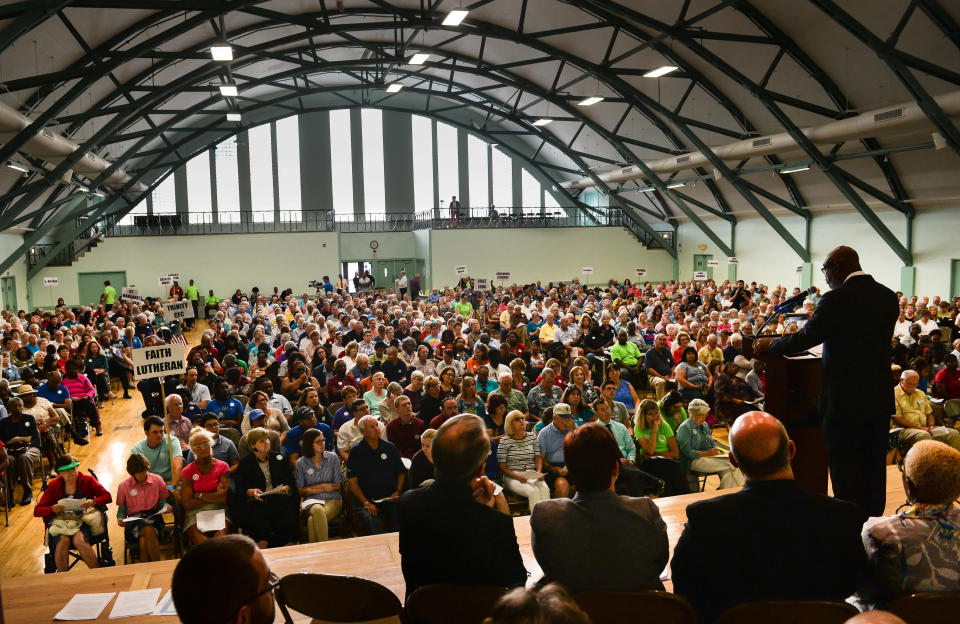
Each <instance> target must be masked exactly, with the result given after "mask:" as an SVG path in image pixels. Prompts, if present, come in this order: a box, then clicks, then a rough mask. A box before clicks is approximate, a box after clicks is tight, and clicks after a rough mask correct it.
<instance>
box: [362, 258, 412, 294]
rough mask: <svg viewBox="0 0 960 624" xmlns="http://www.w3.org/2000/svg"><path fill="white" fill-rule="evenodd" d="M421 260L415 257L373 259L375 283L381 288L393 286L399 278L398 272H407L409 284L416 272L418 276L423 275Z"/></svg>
mask: <svg viewBox="0 0 960 624" xmlns="http://www.w3.org/2000/svg"><path fill="white" fill-rule="evenodd" d="M423 267H424V262H423V260H417V259H416V258H402V259H396V258H393V259H390V260H374V261H373V276H374V277H375V278H376V280H377V285H378V286H381V287H383V288H394V285H395V284H396V281H397V280H398V279H400V272H401V271H406V272H407V283H408V284H409V282H410V280H411V279H412V278H413V276H414V275H416V274H417V273H419V274H420V276H421V277H422V276H423Z"/></svg>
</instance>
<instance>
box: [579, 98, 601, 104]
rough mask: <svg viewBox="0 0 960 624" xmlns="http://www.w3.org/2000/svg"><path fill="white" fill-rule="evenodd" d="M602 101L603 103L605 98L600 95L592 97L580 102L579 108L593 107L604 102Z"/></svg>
mask: <svg viewBox="0 0 960 624" xmlns="http://www.w3.org/2000/svg"><path fill="white" fill-rule="evenodd" d="M602 101H603V98H602V97H600V96H599V95H592V96H590V97H588V98H587V99H585V100H581V101H580V102H579V106H593V105H594V104H596V103H597V102H602Z"/></svg>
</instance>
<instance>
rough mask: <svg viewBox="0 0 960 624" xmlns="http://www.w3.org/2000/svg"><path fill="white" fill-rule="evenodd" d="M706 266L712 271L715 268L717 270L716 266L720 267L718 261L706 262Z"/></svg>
mask: <svg viewBox="0 0 960 624" xmlns="http://www.w3.org/2000/svg"><path fill="white" fill-rule="evenodd" d="M707 266H708V267H710V268H712V269H715V268H717V267H718V266H720V261H719V260H707Z"/></svg>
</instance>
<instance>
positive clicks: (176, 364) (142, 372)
mask: <svg viewBox="0 0 960 624" xmlns="http://www.w3.org/2000/svg"><path fill="white" fill-rule="evenodd" d="M186 371H187V360H186V357H185V353H184V347H183V345H182V344H167V345H160V346H158V347H143V348H142V349H134V350H133V375H134V377H136V379H137V380H138V381H141V380H143V379H154V378H156V377H166V376H167V375H179V374H181V373H185V372H186Z"/></svg>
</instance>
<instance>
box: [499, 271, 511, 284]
mask: <svg viewBox="0 0 960 624" xmlns="http://www.w3.org/2000/svg"><path fill="white" fill-rule="evenodd" d="M508 279H510V271H497V281H498V282H505V281H507V280H508Z"/></svg>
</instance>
